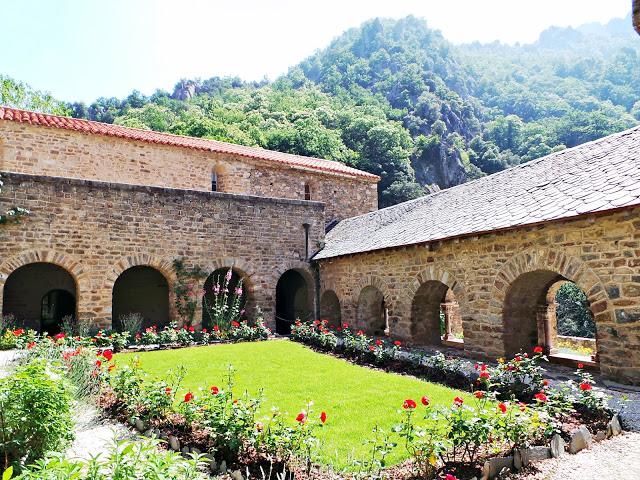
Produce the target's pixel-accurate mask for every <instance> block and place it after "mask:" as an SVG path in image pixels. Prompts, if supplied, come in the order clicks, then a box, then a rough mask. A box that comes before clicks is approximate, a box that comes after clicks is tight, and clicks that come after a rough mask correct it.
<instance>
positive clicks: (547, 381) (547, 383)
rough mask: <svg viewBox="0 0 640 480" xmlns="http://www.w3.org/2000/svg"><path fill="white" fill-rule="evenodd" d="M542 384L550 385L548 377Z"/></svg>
mask: <svg viewBox="0 0 640 480" xmlns="http://www.w3.org/2000/svg"><path fill="white" fill-rule="evenodd" d="M542 385H544V386H545V387H548V386H549V380H547V379H546V378H545V379H544V380H542Z"/></svg>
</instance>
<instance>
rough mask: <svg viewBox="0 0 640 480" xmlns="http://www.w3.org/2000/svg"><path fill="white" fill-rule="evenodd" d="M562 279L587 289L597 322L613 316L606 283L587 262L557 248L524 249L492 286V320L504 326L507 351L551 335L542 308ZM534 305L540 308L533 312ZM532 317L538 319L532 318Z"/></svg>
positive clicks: (524, 346)
mask: <svg viewBox="0 0 640 480" xmlns="http://www.w3.org/2000/svg"><path fill="white" fill-rule="evenodd" d="M561 281H570V282H573V283H574V284H576V285H577V286H578V287H579V288H580V289H581V290H582V291H583V292H585V294H586V296H587V299H588V301H589V308H590V310H591V312H592V313H593V315H594V317H595V318H596V323H597V321H598V318H600V320H601V321H608V320H610V319H611V318H612V317H611V305H610V302H609V298H608V296H607V293H606V290H605V288H604V285H603V283H602V282H601V281H600V279H599V278H598V276H597V275H596V274H595V273H594V272H593V270H591V268H589V267H588V265H587V264H585V263H584V262H583V261H581V260H579V259H577V258H575V257H572V256H569V255H567V254H565V253H564V252H560V251H556V250H544V249H543V250H530V251H527V252H523V253H521V254H518V255H516V256H514V257H513V258H512V259H511V260H510V261H509V262H507V263H505V264H504V265H503V266H502V268H501V269H500V271H499V272H498V273H497V275H496V277H495V280H494V283H493V288H492V300H491V305H490V309H489V311H490V320H491V321H492V322H493V323H495V324H496V325H501V326H502V337H503V345H504V351H505V353H506V354H512V353H515V351H516V350H517V349H519V348H525V349H530V346H531V343H540V340H542V339H544V338H547V339H548V338H549V331H548V330H547V331H546V332H545V331H544V328H547V329H548V328H549V327H548V325H547V326H544V324H545V322H544V321H542V320H540V319H541V318H542V317H543V315H546V314H545V313H544V312H543V311H542V310H543V308H544V307H546V306H547V298H548V294H549V290H550V289H551V288H552V286H553V285H554V284H556V283H558V282H561ZM538 307H539V308H538ZM534 308H538V310H537V313H536V314H535V315H532V314H531V312H532V311H533V309H534ZM525 315H526V316H527V320H526V322H525V323H522V322H520V324H519V325H516V324H515V323H514V321H515V320H516V318H511V317H517V318H520V319H523V318H525ZM532 316H534V317H536V318H534V319H533V320H532V318H531V317H532ZM526 337H528V338H526ZM596 341H597V337H596ZM547 347H548V345H547Z"/></svg>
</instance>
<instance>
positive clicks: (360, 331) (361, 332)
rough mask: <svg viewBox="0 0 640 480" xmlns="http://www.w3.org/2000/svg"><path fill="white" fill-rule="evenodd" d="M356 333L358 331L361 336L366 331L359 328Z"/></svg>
mask: <svg viewBox="0 0 640 480" xmlns="http://www.w3.org/2000/svg"><path fill="white" fill-rule="evenodd" d="M356 333H357V334H358V335H360V336H362V335H364V331H363V330H358V331H357V332H356Z"/></svg>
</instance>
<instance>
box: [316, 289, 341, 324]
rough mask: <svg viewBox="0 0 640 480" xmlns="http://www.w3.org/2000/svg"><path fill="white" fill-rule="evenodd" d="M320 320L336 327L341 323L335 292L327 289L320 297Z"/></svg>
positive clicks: (338, 301) (338, 303)
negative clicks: (324, 320)
mask: <svg viewBox="0 0 640 480" xmlns="http://www.w3.org/2000/svg"><path fill="white" fill-rule="evenodd" d="M320 318H321V319H326V320H329V323H330V324H333V325H334V326H336V327H337V326H339V325H340V323H341V322H342V311H341V309H340V299H339V298H338V294H337V293H336V292H335V290H331V289H327V290H325V291H324V292H322V295H320Z"/></svg>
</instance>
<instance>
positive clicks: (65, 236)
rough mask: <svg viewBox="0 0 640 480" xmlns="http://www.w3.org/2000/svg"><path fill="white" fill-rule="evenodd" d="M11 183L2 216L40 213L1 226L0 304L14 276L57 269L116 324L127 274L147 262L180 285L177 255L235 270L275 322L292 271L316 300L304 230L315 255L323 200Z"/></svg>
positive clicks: (19, 177) (88, 307)
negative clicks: (37, 267)
mask: <svg viewBox="0 0 640 480" xmlns="http://www.w3.org/2000/svg"><path fill="white" fill-rule="evenodd" d="M3 180H4V182H5V187H4V190H3V194H2V197H0V210H6V209H7V208H8V207H9V206H12V205H14V204H17V205H21V206H23V207H26V208H28V209H30V210H31V211H32V215H31V216H30V217H28V218H26V219H25V220H24V221H23V223H22V224H20V225H8V226H3V227H2V228H0V302H2V298H4V295H3V293H5V292H4V286H5V283H6V282H7V279H8V278H9V275H10V274H11V273H12V272H14V271H15V270H16V269H18V268H20V267H21V266H23V265H27V264H33V263H39V262H45V263H52V264H55V265H58V266H60V267H62V268H64V269H65V270H67V271H68V272H69V273H70V274H71V276H72V277H73V279H74V280H75V283H76V290H77V299H78V304H77V314H78V316H79V317H81V318H87V319H90V320H91V321H93V322H94V323H95V324H96V325H100V326H103V327H109V326H111V321H112V318H111V312H112V293H113V286H114V284H115V282H116V280H117V279H118V278H119V276H120V275H121V274H122V273H123V272H124V271H126V270H127V269H129V268H130V267H133V266H138V265H146V266H150V267H153V268H155V269H157V270H158V271H159V272H161V273H162V274H163V275H164V276H165V278H166V279H167V280H168V282H169V285H172V284H173V282H174V281H175V278H174V272H173V269H172V261H173V260H174V259H175V258H177V257H184V258H185V259H186V260H187V262H188V263H190V264H193V265H199V266H201V267H203V268H204V269H206V270H207V271H208V272H213V271H214V270H216V269H218V268H222V267H231V266H233V267H234V269H235V270H236V271H238V272H240V273H241V274H242V275H243V276H244V277H245V288H246V289H247V290H248V292H249V296H250V298H251V304H252V305H253V306H259V307H261V308H262V310H263V311H264V313H265V316H266V319H267V320H268V321H269V322H270V323H271V324H273V315H274V308H275V291H276V284H277V282H278V279H279V278H280V276H281V275H282V274H283V273H284V272H285V271H287V270H288V269H296V270H297V271H299V272H300V273H301V274H302V275H303V277H304V278H305V280H306V281H307V284H308V286H309V292H310V294H309V298H310V299H311V300H310V301H311V302H314V301H315V300H314V299H315V296H314V295H313V290H314V277H313V272H312V271H311V270H310V269H309V264H308V262H307V259H306V256H307V252H306V249H307V241H306V238H305V228H304V226H303V224H308V225H309V227H308V228H309V237H308V250H309V251H308V255H313V253H315V251H316V250H317V249H318V245H319V242H320V241H321V240H322V239H323V238H324V225H325V219H324V207H323V205H322V204H321V203H318V202H308V201H300V200H286V199H267V198H258V197H249V196H239V195H230V194H223V193H213V192H201V191H194V190H174V189H168V188H160V187H142V186H134V185H123V184H115V183H101V182H95V181H88V180H75V179H65V178H53V177H45V176H34V175H25V174H13V173H5V174H3ZM201 283H202V284H204V280H202V282H201ZM202 284H195V285H194V287H193V288H194V291H196V292H199V291H200V290H201V289H202ZM170 305H171V306H173V299H171V301H170ZM312 306H313V305H312ZM0 307H2V305H1V304H0ZM198 313H201V309H200V308H198ZM171 316H172V317H173V318H175V311H173V307H172V312H171Z"/></svg>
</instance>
